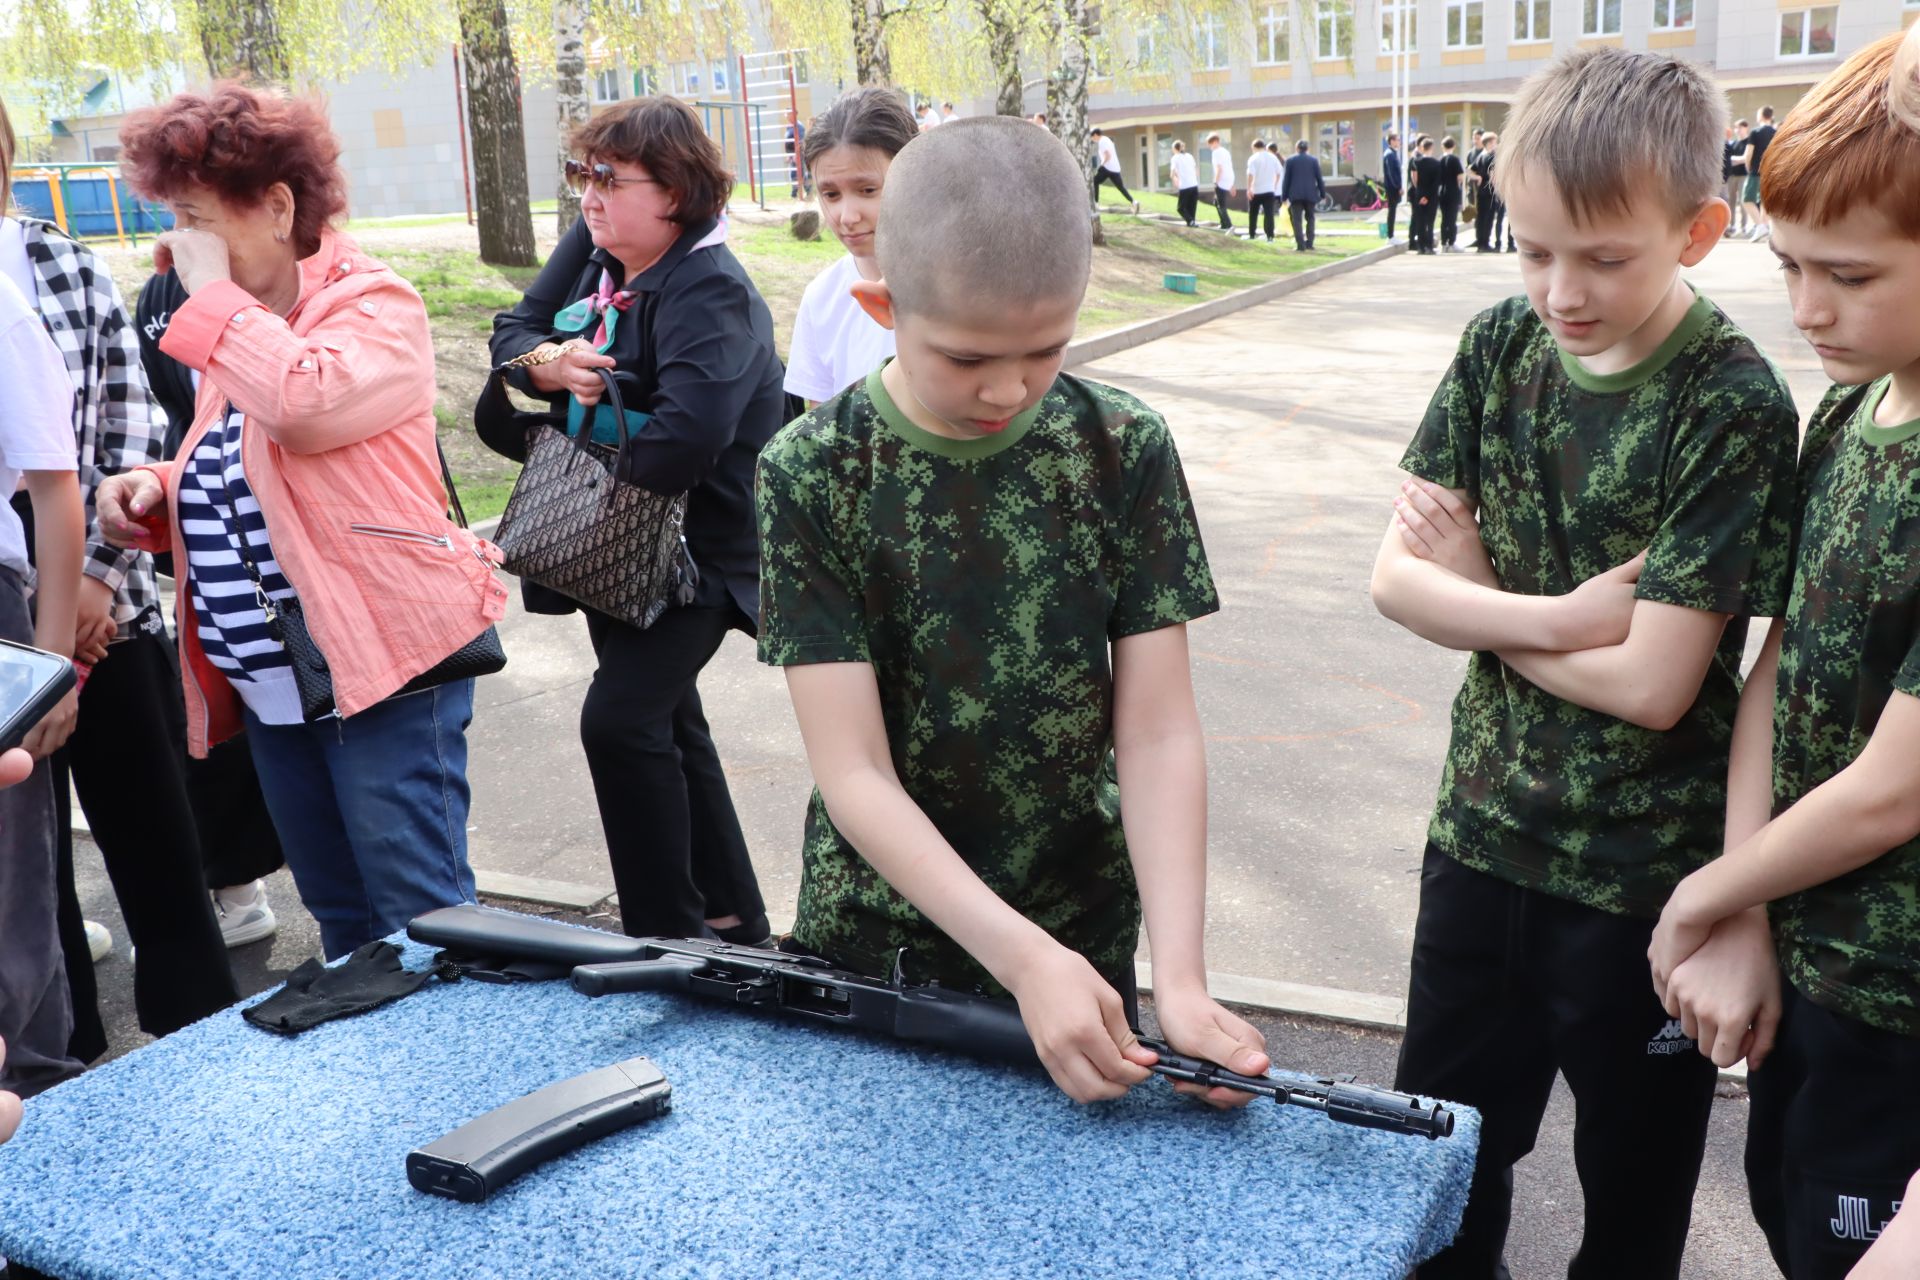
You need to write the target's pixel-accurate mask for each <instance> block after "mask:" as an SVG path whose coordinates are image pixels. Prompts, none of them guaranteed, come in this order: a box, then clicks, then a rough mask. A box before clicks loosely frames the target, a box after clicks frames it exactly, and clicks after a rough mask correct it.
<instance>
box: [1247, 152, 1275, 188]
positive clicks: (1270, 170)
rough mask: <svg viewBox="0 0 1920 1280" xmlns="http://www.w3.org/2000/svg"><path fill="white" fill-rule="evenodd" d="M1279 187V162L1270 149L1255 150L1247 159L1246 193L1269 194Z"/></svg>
mask: <svg viewBox="0 0 1920 1280" xmlns="http://www.w3.org/2000/svg"><path fill="white" fill-rule="evenodd" d="M1279 189H1280V162H1279V161H1278V160H1276V159H1274V156H1273V152H1271V151H1256V152H1254V153H1253V155H1251V156H1250V157H1248V159H1247V194H1248V195H1250V196H1270V195H1272V194H1273V193H1274V192H1275V191H1278V190H1279Z"/></svg>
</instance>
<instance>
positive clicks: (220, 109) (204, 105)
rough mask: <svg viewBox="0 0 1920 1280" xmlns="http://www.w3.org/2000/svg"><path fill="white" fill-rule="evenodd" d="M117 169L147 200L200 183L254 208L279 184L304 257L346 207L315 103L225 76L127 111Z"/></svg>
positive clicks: (335, 151) (330, 140)
mask: <svg viewBox="0 0 1920 1280" xmlns="http://www.w3.org/2000/svg"><path fill="white" fill-rule="evenodd" d="M120 173H121V175H122V176H123V177H124V178H125V179H126V180H127V184H128V185H129V186H131V187H132V188H133V189H134V190H135V191H137V192H139V193H140V194H141V195H143V196H145V197H146V198H148V199H150V200H162V201H165V200H171V199H174V198H176V197H179V196H183V195H185V194H187V193H188V192H189V191H191V190H193V189H194V188H196V187H204V188H206V189H208V190H211V191H213V192H214V193H215V194H217V195H218V196H219V197H220V198H221V199H222V200H225V201H227V202H229V203H231V204H237V205H241V206H243V207H257V206H258V205H259V204H260V202H261V201H262V200H264V199H265V198H266V194H267V189H268V188H269V187H271V186H273V184H274V183H276V182H284V183H286V184H287V187H288V189H289V190H291V191H292V192H293V234H292V237H291V238H292V240H293V243H294V245H295V247H296V248H298V249H299V251H300V256H301V257H303V258H304V257H306V256H307V255H309V254H312V253H317V252H318V251H319V249H320V233H321V232H322V231H324V230H325V229H326V228H327V227H328V226H330V225H331V224H332V222H333V220H334V219H335V218H337V217H339V216H340V215H341V214H342V213H345V212H346V209H347V175H346V174H345V173H344V172H343V171H342V170H341V168H340V139H338V138H337V137H335V136H334V133H333V127H332V125H331V124H329V123H328V121H327V113H326V111H325V110H324V109H323V108H322V107H321V106H320V104H319V103H317V102H313V101H310V100H307V99H302V98H288V97H284V96H282V95H280V94H278V93H272V92H262V91H260V90H258V89H252V88H249V87H247V86H246V85H243V84H234V83H231V82H228V83H222V84H217V85H215V86H214V87H213V90H212V92H210V93H206V94H198V93H183V94H180V95H178V96H176V97H175V98H174V99H173V100H172V101H170V102H167V103H165V104H163V105H161V106H157V107H146V108H144V109H142V110H139V111H135V112H134V113H132V114H131V115H129V116H128V117H127V122H126V123H125V124H123V125H121V126H120Z"/></svg>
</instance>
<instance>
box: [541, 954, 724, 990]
mask: <svg viewBox="0 0 1920 1280" xmlns="http://www.w3.org/2000/svg"><path fill="white" fill-rule="evenodd" d="M706 967H707V962H706V961H705V960H702V959H701V958H699V957H698V956H673V955H669V956H658V957H656V958H654V959H652V960H622V961H619V962H617V963H614V964H583V965H580V966H579V967H578V968H576V969H575V970H574V971H573V989H574V990H575V991H578V992H579V993H580V994H581V995H583V996H612V995H619V994H621V993H622V992H626V991H685V990H687V988H688V985H689V983H688V979H690V978H691V977H693V975H694V974H696V973H699V972H700V971H701V970H703V969H705V968H706Z"/></svg>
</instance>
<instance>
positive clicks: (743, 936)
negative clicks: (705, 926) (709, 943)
mask: <svg viewBox="0 0 1920 1280" xmlns="http://www.w3.org/2000/svg"><path fill="white" fill-rule="evenodd" d="M709 931H710V932H711V933H712V934H713V936H714V937H716V938H718V939H720V941H722V942H730V943H732V944H733V945H734V946H736V947H755V948H758V949H759V950H761V951H771V950H773V945H774V939H773V930H772V929H771V928H770V927H769V926H768V924H767V917H766V916H765V915H757V916H755V917H754V918H753V919H751V920H743V921H741V922H740V923H739V924H731V925H728V926H727V927H726V928H724V929H713V928H711V926H709Z"/></svg>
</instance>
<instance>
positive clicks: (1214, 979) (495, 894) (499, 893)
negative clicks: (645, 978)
mask: <svg viewBox="0 0 1920 1280" xmlns="http://www.w3.org/2000/svg"><path fill="white" fill-rule="evenodd" d="M473 876H474V880H475V882H476V883H477V884H478V886H479V889H480V892H481V893H483V894H485V895H487V896H488V897H492V898H508V899H511V900H513V901H515V902H529V903H533V904H535V905H538V906H546V907H560V908H562V909H564V910H568V911H577V912H581V913H583V914H584V913H585V912H588V911H590V910H592V909H593V908H594V907H596V906H599V905H601V904H602V903H605V904H606V905H607V906H608V907H609V908H610V909H617V908H618V906H619V902H620V899H619V897H618V896H617V895H616V894H615V893H614V892H613V890H612V888H611V887H608V888H604V889H602V888H597V887H595V886H593V885H584V884H571V883H569V882H567V881H564V880H543V879H540V878H538V877H534V876H516V875H508V874H506V873H504V872H499V871H480V870H475V871H474V873H473ZM767 923H768V924H769V925H770V926H771V927H772V929H773V931H774V932H775V933H785V932H787V931H788V930H789V929H791V928H792V927H793V920H792V919H791V918H790V917H786V916H773V915H770V916H768V917H767ZM1133 972H1134V978H1135V980H1136V981H1137V982H1138V983H1139V984H1140V989H1141V990H1142V991H1146V992H1151V991H1152V990H1153V965H1151V964H1150V963H1148V962H1147V961H1144V960H1136V961H1135V962H1134V965H1133ZM1207 990H1208V991H1209V992H1211V993H1212V995H1213V998H1214V999H1216V1000H1218V1001H1220V1002H1221V1003H1222V1004H1231V1005H1239V1006H1240V1007H1241V1008H1243V1009H1257V1010H1259V1011H1260V1012H1262V1013H1277V1014H1282V1015H1285V1016H1289V1017H1296V1018H1314V1019H1318V1020H1319V1021H1321V1022H1337V1023H1342V1024H1344V1025H1346V1026H1354V1027H1366V1028H1369V1029H1370V1030H1374V1031H1391V1032H1403V1031H1405V1030H1406V1029H1407V1002H1406V1001H1405V1000H1403V999H1401V998H1400V997H1398V996H1379V995H1372V994H1369V993H1367V992H1364V991H1343V990H1340V989H1339V988H1336V987H1316V986H1312V985H1310V984H1308V983H1304V982H1283V981H1280V980H1279V979H1275V978H1249V977H1246V976H1245V975H1242V974H1237V973H1216V972H1214V971H1213V970H1211V969H1209V970H1208V971H1207ZM1720 1079H1721V1080H1722V1081H1723V1082H1727V1083H1732V1084H1739V1085H1744V1084H1746V1082H1747V1064H1746V1063H1744V1062H1737V1063H1735V1064H1734V1065H1733V1066H1731V1067H1728V1068H1725V1069H1724V1070H1722V1071H1721V1072H1720Z"/></svg>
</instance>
